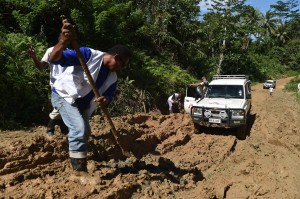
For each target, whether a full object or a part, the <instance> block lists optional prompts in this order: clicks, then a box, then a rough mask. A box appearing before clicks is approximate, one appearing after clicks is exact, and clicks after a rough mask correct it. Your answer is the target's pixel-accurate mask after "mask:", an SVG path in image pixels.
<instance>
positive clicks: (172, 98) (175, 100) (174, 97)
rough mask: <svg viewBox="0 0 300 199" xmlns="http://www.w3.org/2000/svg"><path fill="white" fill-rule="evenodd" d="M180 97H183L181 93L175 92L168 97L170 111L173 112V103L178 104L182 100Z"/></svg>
mask: <svg viewBox="0 0 300 199" xmlns="http://www.w3.org/2000/svg"><path fill="white" fill-rule="evenodd" d="M180 98H181V95H180V94H179V93H174V94H173V95H171V96H170V97H169V98H168V102H167V103H168V106H169V113H170V114H171V113H173V105H174V104H176V103H177V104H178V103H179V101H180Z"/></svg>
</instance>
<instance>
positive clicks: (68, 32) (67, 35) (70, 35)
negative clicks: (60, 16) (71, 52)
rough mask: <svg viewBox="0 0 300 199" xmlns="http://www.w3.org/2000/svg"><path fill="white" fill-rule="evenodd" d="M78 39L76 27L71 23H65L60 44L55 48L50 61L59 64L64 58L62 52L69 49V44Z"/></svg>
mask: <svg viewBox="0 0 300 199" xmlns="http://www.w3.org/2000/svg"><path fill="white" fill-rule="evenodd" d="M74 39H76V34H75V30H74V26H73V25H72V24H70V23H63V26H62V28H61V35H60V37H59V40H58V43H57V44H56V45H55V46H54V48H53V50H52V53H51V54H50V57H49V61H50V62H57V61H59V60H60V59H61V58H62V52H63V50H64V49H66V48H67V46H68V45H69V43H70V42H71V41H72V40H74Z"/></svg>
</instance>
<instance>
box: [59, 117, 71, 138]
mask: <svg viewBox="0 0 300 199" xmlns="http://www.w3.org/2000/svg"><path fill="white" fill-rule="evenodd" d="M58 124H59V127H60V132H61V133H62V134H64V135H67V134H68V133H69V128H68V127H67V126H66V125H65V123H64V121H63V120H62V119H59V120H58Z"/></svg>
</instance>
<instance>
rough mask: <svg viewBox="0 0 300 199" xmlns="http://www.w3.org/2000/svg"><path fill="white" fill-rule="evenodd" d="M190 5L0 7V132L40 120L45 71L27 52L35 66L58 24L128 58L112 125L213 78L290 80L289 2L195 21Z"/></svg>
mask: <svg viewBox="0 0 300 199" xmlns="http://www.w3.org/2000/svg"><path fill="white" fill-rule="evenodd" d="M199 2H200V0H162V1H153V0H142V1H134V0H128V1H119V0H86V1H84V0H64V1H61V0H39V1H38V0H28V1H17V0H2V1H0V19H1V20H0V72H1V73H0V83H1V85H0V92H1V93H3V94H1V96H0V100H1V104H0V108H1V111H0V126H1V128H3V127H4V126H6V127H8V126H12V125H13V124H15V123H20V124H23V125H24V124H26V125H27V124H30V123H33V122H39V121H42V120H43V119H44V118H47V114H48V112H49V111H50V109H51V105H50V101H49V97H48V95H49V93H50V92H49V86H48V81H49V77H48V71H43V72H40V71H38V70H37V69H35V68H34V67H33V62H32V60H31V59H30V58H29V57H28V56H27V53H26V50H27V48H28V44H32V45H33V46H34V47H35V49H36V51H37V54H38V57H41V56H42V55H43V54H44V52H45V50H46V48H47V47H49V46H52V45H53V44H55V43H56V42H57V38H58V35H59V33H60V28H61V19H60V16H61V15H65V16H67V18H68V19H69V21H70V22H72V23H74V24H75V25H76V27H77V30H78V39H79V43H80V45H82V46H89V47H92V48H95V49H99V50H102V51H106V50H107V49H109V48H110V47H112V46H113V45H115V44H117V43H122V44H126V45H128V46H129V47H130V48H131V49H132V50H133V52H134V56H133V58H132V60H131V62H130V66H129V67H128V68H127V70H125V71H124V72H122V73H120V74H119V75H118V76H119V84H118V85H119V86H118V88H117V93H116V96H115V101H114V102H113V103H112V104H111V105H110V106H109V109H110V111H111V112H112V114H113V115H122V114H127V113H134V112H138V111H144V109H145V107H148V108H149V107H150V108H155V107H160V106H162V105H163V104H164V103H165V101H166V98H167V97H168V96H169V95H170V94H171V93H173V92H181V93H182V92H184V88H185V85H186V84H189V83H194V82H195V81H196V80H197V79H199V78H200V77H201V76H206V77H207V78H208V79H210V78H211V77H212V76H213V75H214V74H215V73H216V72H217V71H219V70H220V71H221V72H222V74H247V75H249V76H250V77H251V80H252V81H263V80H265V79H266V78H276V79H277V78H279V77H282V76H287V75H294V74H295V73H296V74H298V73H299V71H300V64H299V63H300V49H299V48H300V47H299V46H300V45H299V44H300V37H299V36H300V20H299V11H297V9H296V8H297V6H298V3H297V1H295V0H289V1H287V2H281V1H279V2H277V3H276V4H275V5H273V6H271V8H272V9H271V10H269V11H268V12H267V13H265V14H263V13H260V12H259V11H258V10H255V9H254V8H253V7H251V6H249V5H245V1H244V0H243V1H236V0H234V1H226V2H225V1H221V0H213V2H215V3H216V5H214V6H213V8H214V9H215V10H214V11H213V12H210V11H209V12H207V13H205V14H204V15H203V17H202V18H199V14H200V11H199ZM17 33H19V34H17ZM46 46H47V47H46ZM43 107H44V110H45V111H42V109H43ZM146 109H147V108H146Z"/></svg>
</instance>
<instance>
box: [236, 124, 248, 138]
mask: <svg viewBox="0 0 300 199" xmlns="http://www.w3.org/2000/svg"><path fill="white" fill-rule="evenodd" d="M246 136H247V125H243V126H240V127H238V128H237V131H236V138H237V139H239V140H245V139H246Z"/></svg>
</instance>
